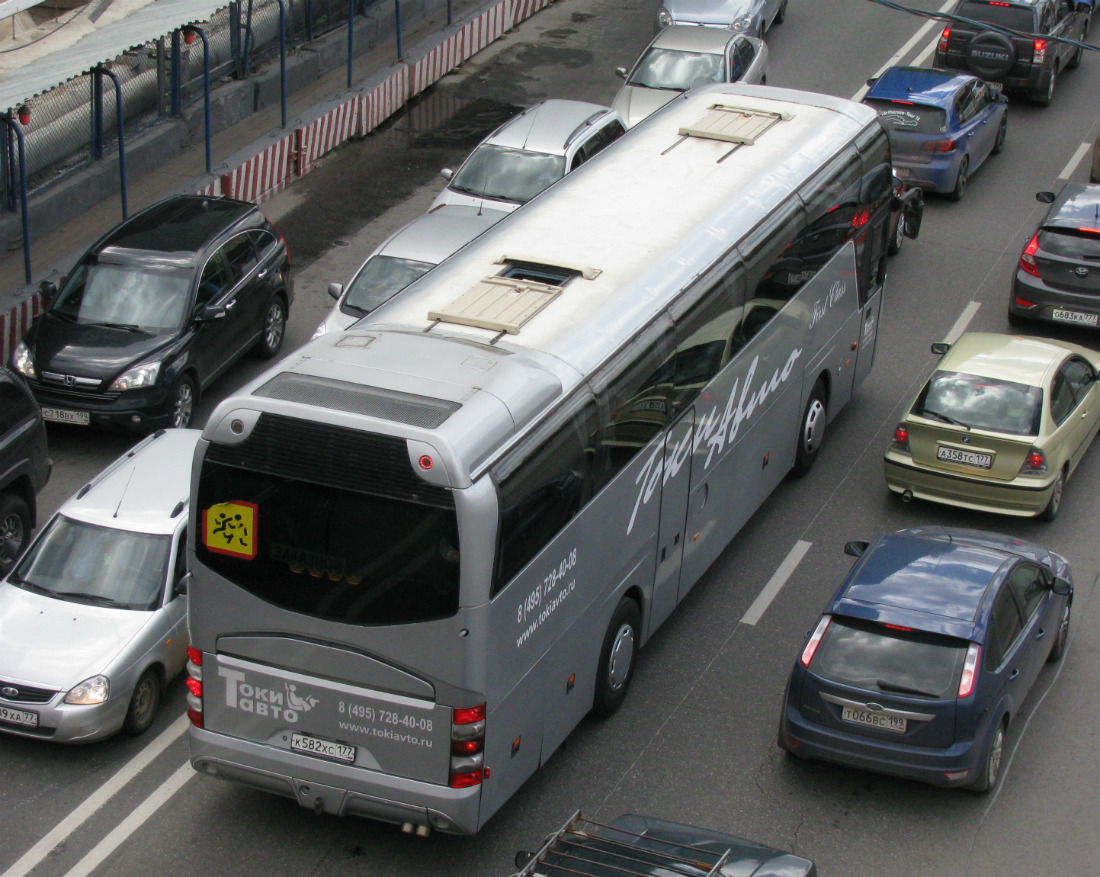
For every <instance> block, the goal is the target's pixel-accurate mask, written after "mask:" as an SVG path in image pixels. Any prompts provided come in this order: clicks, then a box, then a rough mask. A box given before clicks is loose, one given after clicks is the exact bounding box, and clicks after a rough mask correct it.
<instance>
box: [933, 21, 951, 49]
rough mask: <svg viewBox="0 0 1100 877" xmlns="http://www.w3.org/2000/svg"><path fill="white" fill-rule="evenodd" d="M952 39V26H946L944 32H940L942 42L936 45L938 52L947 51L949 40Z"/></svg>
mask: <svg viewBox="0 0 1100 877" xmlns="http://www.w3.org/2000/svg"><path fill="white" fill-rule="evenodd" d="M950 39H951V28H949V27H945V28H944V29H943V33H941V34H940V44H939V45H938V46H936V51H937V52H946V51H947V41H948V40H950Z"/></svg>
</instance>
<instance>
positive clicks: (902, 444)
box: [890, 423, 909, 454]
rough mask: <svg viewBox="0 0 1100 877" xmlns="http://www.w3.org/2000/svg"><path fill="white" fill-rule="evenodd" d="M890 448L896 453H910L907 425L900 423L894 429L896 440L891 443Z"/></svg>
mask: <svg viewBox="0 0 1100 877" xmlns="http://www.w3.org/2000/svg"><path fill="white" fill-rule="evenodd" d="M890 447H892V448H893V449H894V450H896V451H905V453H907V454H908V453H909V427H908V425H907V424H904V423H899V424H898V425H897V426H895V427H894V440H893V441H892V442H890Z"/></svg>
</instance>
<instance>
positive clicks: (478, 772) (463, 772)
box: [448, 703, 489, 789]
mask: <svg viewBox="0 0 1100 877" xmlns="http://www.w3.org/2000/svg"><path fill="white" fill-rule="evenodd" d="M488 775H489V771H488V770H487V769H486V768H485V704H483V703H482V704H478V705H477V706H474V707H467V708H462V709H456V710H453V711H452V714H451V771H450V781H449V783H448V784H449V785H450V787H451V788H452V789H468V788H470V787H471V786H476V785H480V784H481V782H482V780H484V779H485V778H486V777H487V776H488Z"/></svg>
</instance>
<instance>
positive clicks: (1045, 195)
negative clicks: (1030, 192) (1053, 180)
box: [1035, 192, 1054, 204]
mask: <svg viewBox="0 0 1100 877" xmlns="http://www.w3.org/2000/svg"><path fill="white" fill-rule="evenodd" d="M1035 200H1036V201H1038V202H1039V203H1040V204H1053V203H1054V193H1053V192H1036V193H1035Z"/></svg>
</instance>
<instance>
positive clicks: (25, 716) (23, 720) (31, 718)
mask: <svg viewBox="0 0 1100 877" xmlns="http://www.w3.org/2000/svg"><path fill="white" fill-rule="evenodd" d="M0 722H10V723H11V724H13V725H22V726H23V727H24V728H37V727H38V713H32V712H29V711H28V710H13V709H11V708H10V707H6V706H0Z"/></svg>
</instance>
